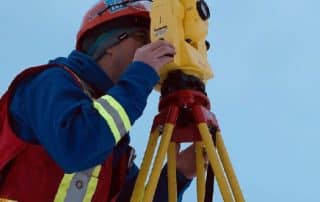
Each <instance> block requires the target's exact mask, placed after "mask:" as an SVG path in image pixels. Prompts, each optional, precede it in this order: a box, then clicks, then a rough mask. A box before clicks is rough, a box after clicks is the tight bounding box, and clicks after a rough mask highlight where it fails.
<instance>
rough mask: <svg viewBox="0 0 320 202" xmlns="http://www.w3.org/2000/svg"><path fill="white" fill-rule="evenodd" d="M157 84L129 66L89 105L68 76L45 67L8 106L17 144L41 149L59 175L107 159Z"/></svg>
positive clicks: (140, 67) (148, 72)
mask: <svg viewBox="0 0 320 202" xmlns="http://www.w3.org/2000/svg"><path fill="white" fill-rule="evenodd" d="M141 72H143V74H142V73H141ZM158 80H159V76H158V75H157V74H156V72H155V71H154V70H153V69H152V68H150V67H149V66H148V65H146V64H144V63H141V62H134V63H132V64H131V65H130V66H129V67H128V68H127V71H126V72H125V73H124V74H123V76H122V77H121V78H120V80H119V82H118V83H117V84H116V85H114V86H113V87H112V88H110V89H109V90H108V91H107V92H106V94H105V95H104V96H102V97H101V98H99V99H97V100H92V99H91V98H90V97H88V96H87V95H86V94H85V93H84V92H83V90H82V89H81V88H80V87H79V85H78V84H77V83H76V82H75V81H74V79H73V78H72V76H71V75H70V74H69V73H67V72H66V71H65V70H63V69H62V68H50V69H48V70H45V71H44V72H42V73H40V74H39V75H37V76H36V77H34V78H32V79H27V80H26V81H24V83H21V84H20V85H19V88H18V89H17V90H16V92H15V95H14V97H13V100H12V103H11V105H10V114H11V116H12V120H13V126H14V129H15V130H16V132H17V134H19V135H20V136H21V138H22V139H25V140H26V141H29V142H31V143H35V144H41V145H42V146H44V147H45V148H46V150H47V151H48V153H49V154H50V155H51V157H52V158H53V159H54V160H55V161H56V162H57V163H58V164H59V165H60V166H61V167H62V168H63V169H64V171H65V172H77V171H81V170H84V169H87V168H90V167H93V166H95V165H97V164H100V163H102V162H103V161H104V160H105V159H106V158H107V157H108V155H109V154H110V153H111V150H112V149H113V148H114V147H115V146H116V145H117V143H118V142H119V141H120V139H121V138H122V137H123V136H124V135H125V133H127V132H128V131H129V129H130V126H131V125H132V124H133V123H134V122H135V121H136V119H137V118H139V116H140V115H141V114H142V112H143V109H144V108H145V105H146V100H147V97H148V95H149V94H150V92H151V91H152V89H153V87H154V85H155V84H156V83H157V82H158ZM121 127H122V128H121Z"/></svg>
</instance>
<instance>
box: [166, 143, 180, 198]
mask: <svg viewBox="0 0 320 202" xmlns="http://www.w3.org/2000/svg"><path fill="white" fill-rule="evenodd" d="M176 155H177V154H176V144H175V143H174V142H171V143H170V145H169V151H168V194H169V202H177V198H178V194H177V172H176V170H177V165H176Z"/></svg>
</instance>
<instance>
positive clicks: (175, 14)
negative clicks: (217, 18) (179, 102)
mask: <svg viewBox="0 0 320 202" xmlns="http://www.w3.org/2000/svg"><path fill="white" fill-rule="evenodd" d="M150 15H151V40H152V41H157V40H159V39H165V40H167V41H169V42H171V43H172V44H173V45H174V47H175V48H176V55H175V56H174V61H173V62H172V63H170V64H168V65H166V66H165V67H164V68H162V69H161V72H160V78H161V80H160V86H158V88H159V87H161V83H162V81H163V80H164V79H165V78H166V77H167V74H168V72H170V71H172V70H177V69H179V70H182V71H183V72H184V73H186V74H190V75H193V76H195V77H197V78H199V79H201V80H202V81H203V82H206V81H207V80H208V79H210V78H212V77H213V72H212V70H211V68H210V65H209V63H208V60H207V50H208V48H209V47H208V46H209V43H208V42H207V41H206V37H207V34H208V26H209V24H208V18H209V16H210V11H209V8H208V6H207V4H206V3H205V1H203V0H154V1H153V3H152V8H151V14H150Z"/></svg>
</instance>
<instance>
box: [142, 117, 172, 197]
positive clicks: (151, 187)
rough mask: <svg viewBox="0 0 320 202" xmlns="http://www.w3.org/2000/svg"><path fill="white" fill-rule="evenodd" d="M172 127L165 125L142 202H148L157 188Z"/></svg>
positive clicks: (169, 124) (168, 124)
mask: <svg viewBox="0 0 320 202" xmlns="http://www.w3.org/2000/svg"><path fill="white" fill-rule="evenodd" d="M173 128H174V125H173V124H171V123H166V124H165V126H164V132H163V134H162V138H161V141H160V146H159V149H158V153H157V155H156V158H155V161H154V164H153V168H152V171H151V174H150V178H149V182H148V184H147V187H146V192H145V194H144V197H143V201H144V202H150V201H152V199H153V196H154V193H155V189H156V186H157V182H158V179H159V176H160V172H161V168H162V163H163V161H164V158H165V154H166V153H167V151H168V147H169V143H170V140H171V136H172V132H173Z"/></svg>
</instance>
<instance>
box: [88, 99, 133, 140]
mask: <svg viewBox="0 0 320 202" xmlns="http://www.w3.org/2000/svg"><path fill="white" fill-rule="evenodd" d="M93 106H94V107H95V108H96V109H97V110H98V112H99V113H100V115H101V116H102V117H103V118H104V119H105V120H106V122H107V124H108V125H109V127H110V130H111V132H112V133H113V136H114V138H115V141H116V143H117V142H119V141H120V139H121V137H123V136H124V135H125V134H127V133H128V132H129V130H130V128H131V123H130V119H129V117H128V115H127V113H126V111H125V110H124V108H123V107H122V106H121V105H120V104H119V103H118V102H117V101H116V100H115V99H114V98H113V97H111V96H109V95H105V96H103V97H101V98H99V99H98V100H94V101H93Z"/></svg>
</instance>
